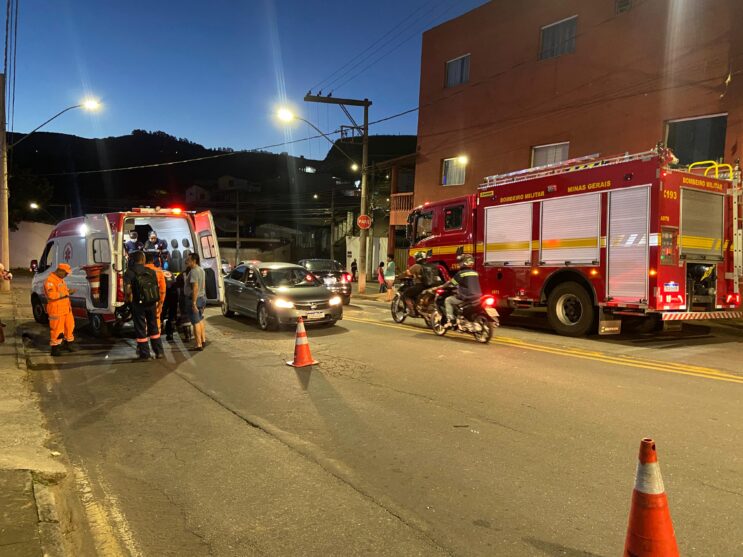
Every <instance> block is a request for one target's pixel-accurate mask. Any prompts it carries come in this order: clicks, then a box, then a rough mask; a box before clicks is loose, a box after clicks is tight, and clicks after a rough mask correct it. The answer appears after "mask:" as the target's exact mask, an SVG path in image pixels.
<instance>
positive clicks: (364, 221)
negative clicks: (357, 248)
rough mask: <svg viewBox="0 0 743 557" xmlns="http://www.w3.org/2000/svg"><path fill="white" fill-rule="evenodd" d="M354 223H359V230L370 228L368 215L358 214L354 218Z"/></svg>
mask: <svg viewBox="0 0 743 557" xmlns="http://www.w3.org/2000/svg"><path fill="white" fill-rule="evenodd" d="M356 224H358V225H359V228H360V229H361V230H368V229H369V228H371V217H370V216H369V215H359V218H357V219H356Z"/></svg>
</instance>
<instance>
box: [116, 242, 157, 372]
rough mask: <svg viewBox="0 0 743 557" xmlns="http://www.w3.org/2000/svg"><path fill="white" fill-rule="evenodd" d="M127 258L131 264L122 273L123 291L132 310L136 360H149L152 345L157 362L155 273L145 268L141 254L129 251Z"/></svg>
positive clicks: (142, 253) (143, 257)
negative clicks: (135, 339) (137, 358)
mask: <svg viewBox="0 0 743 557" xmlns="http://www.w3.org/2000/svg"><path fill="white" fill-rule="evenodd" d="M129 259H130V261H131V265H130V267H129V270H128V271H127V272H126V273H124V292H125V294H126V299H127V301H128V302H129V304H130V305H131V308H132V320H133V321H134V332H135V334H136V335H137V355H138V357H139V359H140V360H149V359H150V357H151V353H150V344H152V350H153V351H154V352H155V357H156V358H158V359H159V358H162V357H163V356H165V350H164V349H163V341H162V339H161V338H160V324H159V323H158V322H157V306H158V303H159V301H160V287H159V286H158V284H157V275H156V274H155V271H153V270H152V269H148V268H147V267H145V255H144V252H141V251H135V252H132V253H131V254H130V255H129Z"/></svg>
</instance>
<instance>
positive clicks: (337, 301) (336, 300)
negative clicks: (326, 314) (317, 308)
mask: <svg viewBox="0 0 743 557" xmlns="http://www.w3.org/2000/svg"><path fill="white" fill-rule="evenodd" d="M342 303H343V300H341V297H340V296H333V297H332V298H330V305H331V306H337V305H339V304H342Z"/></svg>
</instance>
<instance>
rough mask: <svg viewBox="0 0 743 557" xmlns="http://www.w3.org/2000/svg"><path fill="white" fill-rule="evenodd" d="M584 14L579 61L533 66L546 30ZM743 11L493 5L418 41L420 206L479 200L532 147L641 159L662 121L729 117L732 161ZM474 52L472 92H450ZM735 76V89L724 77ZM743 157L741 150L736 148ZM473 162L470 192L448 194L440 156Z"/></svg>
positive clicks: (655, 3)
mask: <svg viewBox="0 0 743 557" xmlns="http://www.w3.org/2000/svg"><path fill="white" fill-rule="evenodd" d="M576 14H577V15H578V22H577V38H576V49H575V52H574V53H572V54H566V55H563V56H559V57H556V58H551V59H546V60H538V55H539V48H540V30H541V27H543V26H545V25H549V24H551V23H555V22H557V21H560V20H562V19H565V18H568V17H571V16H574V15H576ZM740 21H743V1H741V0H704V1H688V2H687V1H676V0H652V1H645V2H637V1H635V2H632V8H631V9H630V10H629V11H628V12H625V13H621V14H617V13H616V12H615V0H561V1H559V2H557V1H555V0H528V1H523V2H514V1H513V0H493V1H492V2H489V3H487V4H485V5H483V6H481V7H479V8H477V9H475V10H473V11H471V12H469V13H467V14H464V15H463V16H461V17H459V18H456V19H453V20H451V21H448V22H446V23H444V24H442V25H440V26H438V27H435V28H433V29H431V30H429V31H427V32H426V33H425V34H424V35H423V52H422V59H421V87H420V107H421V108H420V114H419V120H418V158H417V166H416V174H415V202H416V204H420V203H423V202H425V201H433V200H437V199H446V198H449V197H455V196H458V195H462V194H465V193H470V192H472V191H474V190H475V189H476V188H477V186H478V185H479V184H480V183H482V182H483V178H484V177H485V176H489V175H493V174H499V173H502V172H507V171H511V170H517V169H521V168H527V167H529V166H530V164H531V148H532V147H533V146H536V145H544V144H550V143H558V142H563V141H569V142H570V150H569V157H570V158H574V157H578V156H583V155H589V154H593V153H596V152H600V153H602V154H606V155H608V154H616V153H622V152H625V151H630V152H640V151H644V150H646V149H649V148H652V147H653V146H654V145H655V144H656V143H657V142H658V141H661V140H664V139H665V127H666V121H668V120H672V119H681V118H687V117H696V116H703V115H712V114H718V113H728V123H727V137H726V144H725V159H726V162H733V161H734V159H735V158H737V157H739V156H740V150H739V143H740V142H741V139H743V122H742V120H743V75H740V74H741V72H743V33H741V32H740V31H739V29H737V24H738V23H739V22H740ZM467 53H469V54H470V77H469V82H468V83H467V84H464V85H460V86H457V87H452V88H445V87H444V79H445V64H446V62H447V61H448V60H451V59H454V58H457V57H459V56H462V55H464V54H467ZM729 73H730V75H731V79H730V81H729V83H728V84H726V83H725V81H726V78H727V76H728V75H729ZM741 148H743V145H741ZM458 155H466V156H468V158H469V164H468V167H467V176H466V182H465V184H464V185H463V186H449V187H444V186H441V185H440V183H441V164H442V160H443V159H444V158H449V157H456V156H458Z"/></svg>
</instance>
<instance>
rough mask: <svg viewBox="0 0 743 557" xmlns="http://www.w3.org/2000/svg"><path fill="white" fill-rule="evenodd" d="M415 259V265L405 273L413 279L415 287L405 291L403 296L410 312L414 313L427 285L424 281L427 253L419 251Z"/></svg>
mask: <svg viewBox="0 0 743 557" xmlns="http://www.w3.org/2000/svg"><path fill="white" fill-rule="evenodd" d="M413 258H414V259H415V263H414V264H413V265H411V266H410V267H409V268H408V270H407V271H405V276H406V277H410V278H412V279H413V286H411V287H410V288H408V289H407V290H405V292H404V294H403V300H404V301H405V305H406V306H407V307H408V311H412V310H413V308H415V301H416V299H417V298H418V296H419V295H420V293H421V292H423V291H424V290H425V289H426V284H425V282H424V280H423V265H425V263H426V252H423V251H418V252H416V253H415V255H414V256H413Z"/></svg>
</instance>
